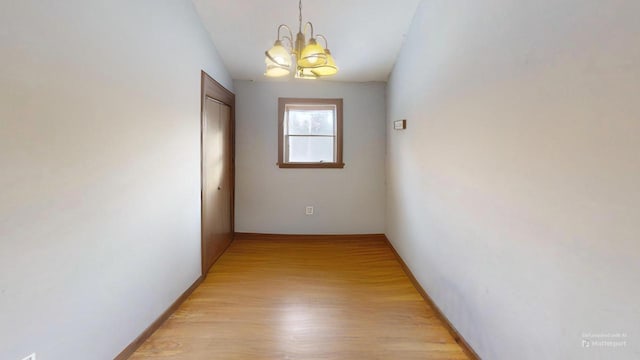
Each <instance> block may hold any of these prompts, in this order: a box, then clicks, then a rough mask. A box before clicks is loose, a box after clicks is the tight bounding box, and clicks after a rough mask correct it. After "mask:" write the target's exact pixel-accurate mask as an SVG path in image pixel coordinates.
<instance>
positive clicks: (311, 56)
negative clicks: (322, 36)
mask: <svg viewBox="0 0 640 360" xmlns="http://www.w3.org/2000/svg"><path fill="white" fill-rule="evenodd" d="M326 63H327V55H326V54H325V52H324V49H323V48H322V46H320V45H319V44H318V43H317V42H316V39H314V38H311V39H309V44H307V46H305V47H304V49H302V53H301V54H300V59H298V66H300V67H303V68H309V67H317V66H320V65H324V64H326Z"/></svg>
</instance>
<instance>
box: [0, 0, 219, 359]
mask: <svg viewBox="0 0 640 360" xmlns="http://www.w3.org/2000/svg"><path fill="white" fill-rule="evenodd" d="M0 24H2V25H0V49H1V50H0V54H1V55H0V358H1V359H7V360H12V359H22V358H23V357H25V356H27V355H28V354H30V353H32V352H37V355H38V359H42V360H47V359H50V360H58V359H104V360H108V359H113V357H114V356H115V355H116V354H118V353H119V352H120V351H121V350H122V349H123V348H124V347H125V346H126V345H128V344H129V343H130V342H131V341H132V340H133V339H135V337H136V336H138V335H139V334H140V333H141V332H142V331H143V330H144V329H145V328H146V327H147V326H148V325H149V324H151V323H152V322H153V321H154V320H155V319H156V318H157V317H158V316H159V315H160V314H161V313H162V312H163V311H164V310H165V309H166V308H167V307H168V306H169V305H170V304H171V303H172V302H173V301H174V300H175V299H176V298H177V297H178V296H179V295H180V294H181V293H182V292H183V291H184V290H185V289H187V288H188V287H189V285H191V283H192V282H193V281H194V280H195V279H196V278H198V276H199V274H200V199H199V197H200V190H199V189H200V186H199V179H200V176H199V132H200V128H199V118H200V70H201V69H205V70H206V71H208V72H209V73H210V74H211V75H212V76H214V77H216V78H217V79H218V80H219V81H221V82H222V83H223V84H225V85H226V86H228V87H231V86H232V83H231V79H230V77H229V76H228V75H227V73H226V71H225V69H224V66H223V65H222V63H221V61H220V60H219V58H218V55H217V52H216V49H215V48H214V46H213V44H212V43H211V42H210V40H209V36H208V33H207V32H206V31H205V30H204V28H203V27H202V26H201V25H200V22H199V18H198V16H197V14H196V12H195V10H194V9H193V5H192V4H191V2H190V1H188V0H171V1H169V0H162V1H152V0H142V1H123V0H115V1H79V0H65V1H31V0H23V1H3V2H1V3H0Z"/></svg>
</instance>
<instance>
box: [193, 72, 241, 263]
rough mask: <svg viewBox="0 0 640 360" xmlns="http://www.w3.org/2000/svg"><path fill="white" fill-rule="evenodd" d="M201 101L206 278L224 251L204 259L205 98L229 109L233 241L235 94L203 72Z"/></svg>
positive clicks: (201, 176)
mask: <svg viewBox="0 0 640 360" xmlns="http://www.w3.org/2000/svg"><path fill="white" fill-rule="evenodd" d="M201 79H202V81H201V99H200V252H201V265H202V275H203V276H206V274H207V273H208V272H209V269H210V268H211V266H212V265H213V264H214V263H215V262H216V260H217V259H218V257H219V256H220V255H222V253H223V252H224V249H223V250H222V251H221V252H220V253H218V254H215V256H214V257H213V258H212V259H207V258H206V252H205V238H204V221H205V219H204V156H203V151H204V144H203V141H202V139H203V131H204V128H203V125H204V121H205V104H206V101H207V97H209V98H212V99H215V100H217V101H219V102H221V103H222V104H225V105H227V106H229V107H230V108H231V110H230V115H229V139H228V141H229V147H230V152H231V159H230V166H229V172H230V174H229V176H230V179H229V184H230V186H231V189H230V191H231V200H230V201H231V204H230V212H231V213H230V214H229V216H230V219H231V237H232V239H231V240H233V234H234V232H235V221H234V212H235V211H234V204H235V102H236V101H235V94H233V93H232V92H231V91H229V90H228V89H226V88H225V87H224V86H222V85H221V84H220V83H219V82H217V81H216V80H215V79H213V78H212V77H211V76H209V74H207V73H206V72H205V71H202V73H201Z"/></svg>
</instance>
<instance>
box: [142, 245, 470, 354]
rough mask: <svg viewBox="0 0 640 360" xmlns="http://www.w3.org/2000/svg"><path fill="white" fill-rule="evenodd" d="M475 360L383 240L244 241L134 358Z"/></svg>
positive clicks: (229, 253)
mask: <svg viewBox="0 0 640 360" xmlns="http://www.w3.org/2000/svg"><path fill="white" fill-rule="evenodd" d="M467 358H468V357H467V356H466V355H465V353H464V352H463V350H462V349H461V347H460V346H459V345H458V344H456V342H455V341H454V339H453V337H452V336H451V335H450V334H449V332H448V331H447V329H446V328H445V327H444V325H443V324H442V322H441V321H440V320H439V318H438V317H437V316H436V314H435V312H434V311H433V310H432V309H431V308H430V307H429V306H428V305H427V304H426V303H425V301H424V300H423V299H422V297H421V296H420V294H419V293H418V291H417V290H416V289H415V288H414V287H413V285H412V283H411V282H410V280H409V279H408V277H407V276H406V275H405V273H404V272H403V270H402V267H401V265H400V264H399V263H398V261H397V259H396V258H395V256H394V254H393V251H392V249H391V248H390V247H389V245H388V244H387V242H386V241H385V240H384V238H383V237H381V236H377V235H376V236H349V237H346V238H340V237H335V236H330V237H322V236H316V237H313V238H310V239H300V238H299V237H289V236H258V235H240V236H239V237H238V238H237V239H236V240H235V241H234V242H233V243H232V244H231V246H230V247H229V249H228V250H227V251H226V252H225V253H224V254H223V255H222V257H221V258H220V259H219V260H218V262H217V263H216V264H215V265H214V266H213V268H212V269H211V271H210V273H209V274H208V276H207V278H206V280H205V281H204V283H202V284H201V285H200V286H199V287H198V289H196V290H195V292H194V293H193V294H192V295H191V296H190V297H189V298H188V299H187V300H186V301H185V302H184V303H183V304H182V306H181V307H180V308H179V309H178V310H177V311H176V312H175V313H174V314H173V315H172V316H171V317H170V318H169V319H168V320H167V321H166V322H165V323H164V324H163V325H162V327H161V328H160V329H159V330H158V331H156V333H154V334H153V335H152V336H151V338H149V339H148V340H147V341H146V342H145V343H144V344H143V345H142V346H141V347H140V348H139V349H138V351H137V352H136V353H135V354H134V355H133V356H132V357H131V359H354V360H355V359H403V360H404V359H467Z"/></svg>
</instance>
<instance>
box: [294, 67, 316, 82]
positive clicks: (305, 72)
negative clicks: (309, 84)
mask: <svg viewBox="0 0 640 360" xmlns="http://www.w3.org/2000/svg"><path fill="white" fill-rule="evenodd" d="M317 78H318V76H317V75H316V74H314V73H313V69H309V68H301V67H299V68H298V71H296V79H307V80H315V79H317Z"/></svg>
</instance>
